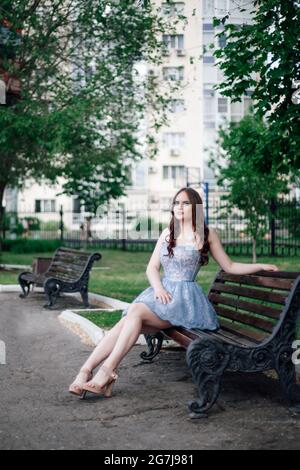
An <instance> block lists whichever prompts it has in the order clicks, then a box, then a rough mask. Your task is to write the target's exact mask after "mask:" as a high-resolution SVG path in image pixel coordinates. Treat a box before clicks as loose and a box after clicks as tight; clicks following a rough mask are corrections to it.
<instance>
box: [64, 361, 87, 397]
mask: <svg viewBox="0 0 300 470" xmlns="http://www.w3.org/2000/svg"><path fill="white" fill-rule="evenodd" d="M82 373H84V374H89V375H88V379H87V381H89V380H91V379H92V378H93V373H92V371H91V370H90V369H87V368H85V367H83V368H82V369H80V371H79V372H78V374H77V377H78V376H79V375H80V374H82ZM77 377H76V379H75V380H74V382H73V383H72V384H71V385H70V387H69V392H70V393H72V395H76V396H78V397H82V395H83V394H84V390H83V388H82V386H83V385H84V384H85V383H86V382H87V381H83V382H82V383H81V384H79V383H78V381H77ZM76 381H77V382H76Z"/></svg>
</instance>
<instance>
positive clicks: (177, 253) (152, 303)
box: [122, 241, 219, 330]
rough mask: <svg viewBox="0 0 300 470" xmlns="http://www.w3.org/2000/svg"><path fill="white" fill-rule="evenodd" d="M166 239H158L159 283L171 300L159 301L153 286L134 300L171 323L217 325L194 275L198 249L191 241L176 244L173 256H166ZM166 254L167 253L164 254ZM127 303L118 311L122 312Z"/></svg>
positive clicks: (194, 325)
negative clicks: (160, 272) (190, 243)
mask: <svg viewBox="0 0 300 470" xmlns="http://www.w3.org/2000/svg"><path fill="white" fill-rule="evenodd" d="M167 246H168V243H167V242H166V241H163V242H162V245H161V249H160V261H161V264H162V266H163V270H164V276H163V277H162V279H161V283H162V285H163V287H164V289H165V290H166V291H167V292H169V293H170V294H171V296H172V300H171V301H170V302H167V303H166V304H163V303H162V302H160V300H158V299H155V295H154V289H153V287H148V288H147V289H145V290H144V291H143V292H141V293H140V294H139V295H138V296H137V297H136V298H135V299H134V300H133V303H134V302H143V303H144V304H146V305H147V306H148V307H149V308H150V310H152V312H153V313H155V314H156V315H157V316H158V317H159V318H161V319H162V320H166V321H169V322H170V323H171V324H172V325H177V326H183V327H185V328H189V329H193V328H198V329H201V330H215V329H217V328H218V327H219V323H218V319H217V314H216V312H215V309H214V307H213V305H212V304H211V303H210V301H209V300H208V298H207V296H206V294H205V293H204V292H203V290H202V287H200V286H199V284H197V282H196V281H195V278H196V276H197V274H198V271H199V269H200V267H201V262H200V261H201V259H200V258H201V256H202V255H201V253H200V252H199V251H198V250H197V249H196V248H195V247H194V246H191V245H177V246H175V247H174V248H173V252H174V257H173V258H169V256H168V250H167ZM165 255H167V256H165ZM128 308H129V306H128V307H126V309H125V310H123V312H122V316H125V315H126V314H127V311H128Z"/></svg>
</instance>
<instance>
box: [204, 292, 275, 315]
mask: <svg viewBox="0 0 300 470" xmlns="http://www.w3.org/2000/svg"><path fill="white" fill-rule="evenodd" d="M208 298H209V300H210V301H211V302H213V303H214V304H224V305H230V306H232V307H236V308H239V309H242V310H246V311H247V312H251V313H256V314H258V315H262V316H266V317H270V318H274V319H275V320H277V319H278V318H279V317H280V314H281V310H279V309H277V308H273V307H269V306H267V305H261V304H257V303H254V302H247V301H245V300H241V299H237V298H233V297H228V296H225V295H219V294H214V293H211V294H209V296H208Z"/></svg>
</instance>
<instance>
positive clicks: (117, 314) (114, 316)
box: [76, 310, 122, 328]
mask: <svg viewBox="0 0 300 470" xmlns="http://www.w3.org/2000/svg"><path fill="white" fill-rule="evenodd" d="M76 313H78V314H79V315H81V316H82V317H84V318H86V319H87V320H90V321H91V322H92V323H94V324H95V325H97V326H99V327H100V328H112V327H113V326H114V325H115V324H116V323H117V322H118V321H119V320H120V318H121V315H122V310H116V311H114V312H109V311H107V310H105V311H104V310H103V311H101V312H93V311H91V312H82V313H81V312H76Z"/></svg>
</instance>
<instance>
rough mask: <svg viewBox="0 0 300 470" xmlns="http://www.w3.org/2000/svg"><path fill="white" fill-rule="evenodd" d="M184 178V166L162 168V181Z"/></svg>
mask: <svg viewBox="0 0 300 470" xmlns="http://www.w3.org/2000/svg"><path fill="white" fill-rule="evenodd" d="M184 176H185V166H184V165H178V166H177V165H176V166H175V165H167V166H163V179H164V180H170V179H171V180H179V179H183V178H184Z"/></svg>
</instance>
